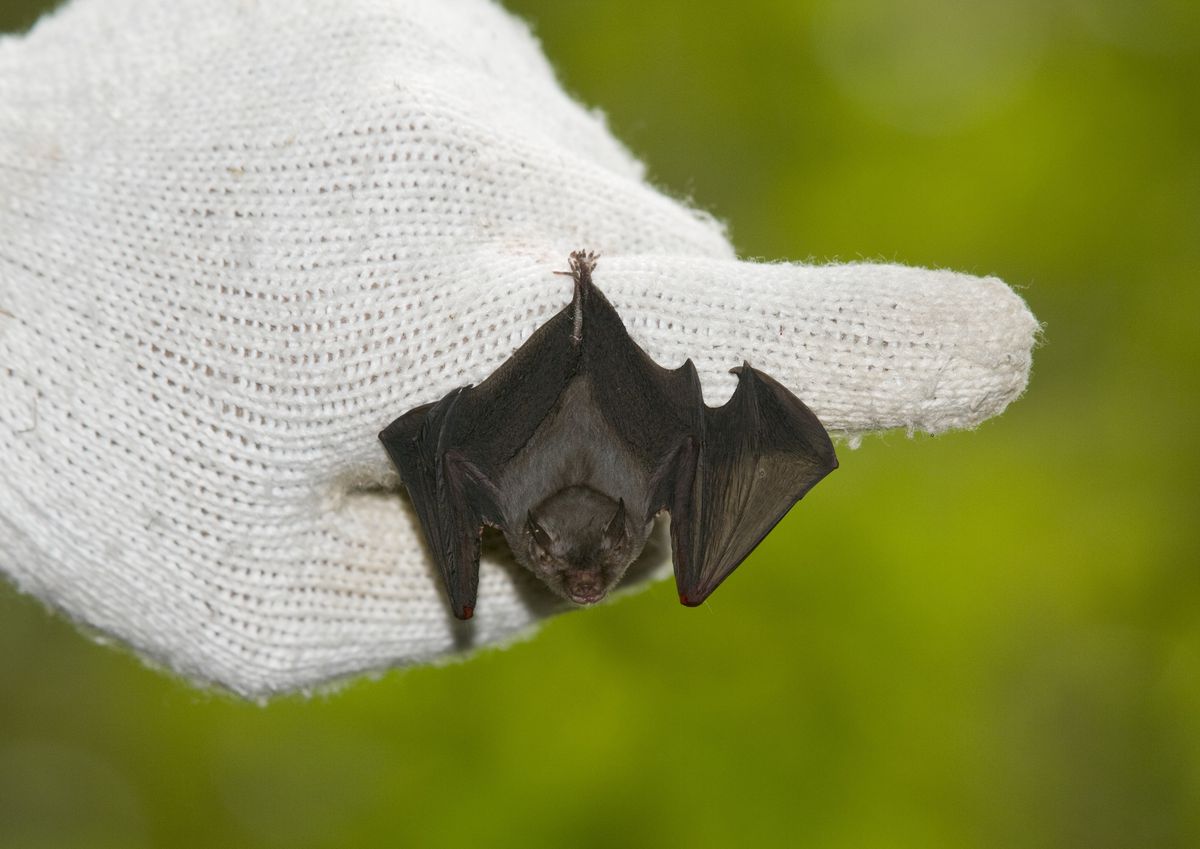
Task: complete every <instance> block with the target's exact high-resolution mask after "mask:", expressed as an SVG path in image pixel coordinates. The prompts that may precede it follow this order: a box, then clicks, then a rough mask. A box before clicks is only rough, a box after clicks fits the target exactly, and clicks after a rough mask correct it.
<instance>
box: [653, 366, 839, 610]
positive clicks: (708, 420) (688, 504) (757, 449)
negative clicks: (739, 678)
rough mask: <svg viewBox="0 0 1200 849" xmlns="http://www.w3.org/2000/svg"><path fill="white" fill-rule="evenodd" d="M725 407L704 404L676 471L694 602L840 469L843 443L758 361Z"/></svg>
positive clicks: (674, 508)
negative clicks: (836, 443)
mask: <svg viewBox="0 0 1200 849" xmlns="http://www.w3.org/2000/svg"><path fill="white" fill-rule="evenodd" d="M733 371H734V373H735V374H737V375H738V386H737V389H736V390H735V391H734V393H733V397H732V398H730V399H729V402H728V403H726V404H725V405H724V406H723V407H719V408H717V409H711V408H708V407H705V408H704V422H703V427H702V429H701V430H700V432H699V437H698V438H692V439H689V440H688V441H687V442H686V443H685V445H684V446H683V448H682V449H681V451H680V453H679V456H678V458H677V460H676V465H675V472H674V474H673V475H672V479H673V480H674V483H675V486H674V489H673V493H672V497H673V502H672V503H671V504H670V505H669V506H668V509H669V510H670V511H671V543H672V548H673V549H674V559H675V582H676V584H677V586H678V589H679V599H680V601H682V602H683V603H684V604H686V605H689V606H694V605H697V604H700V603H701V602H702V601H704V599H706V598H707V597H708V596H709V595H710V594H711V593H712V591H713V590H715V589H716V588H717V586H718V585H719V584H720V583H721V582H722V581H723V580H725V578H726V577H728V576H729V574H730V573H731V572H732V571H733V570H734V569H736V568H737V566H738V565H739V564H740V563H741V562H742V561H743V560H744V559H745V558H746V556H747V555H748V554H749V553H750V552H751V551H753V550H754V547H755V546H757V545H758V544H759V543H760V542H761V541H762V539H763V537H765V536H766V535H767V534H768V533H769V532H770V530H771V529H772V528H773V527H774V526H775V525H776V523H778V522H779V520H780V519H782V518H783V517H784V516H785V515H786V514H787V512H788V510H790V509H791V508H792V506H793V505H794V504H795V503H796V502H797V501H799V500H800V499H801V498H803V497H804V494H805V493H806V492H808V491H809V490H810V489H811V488H812V487H813V486H814V485H815V484H816V483H817V482H818V481H820V480H821V478H823V477H825V475H827V474H829V473H830V472H831V471H833V470H834V469H835V468H837V457H836V455H835V454H834V450H833V444H832V442H830V440H829V435H828V434H827V433H826V432H825V428H824V427H822V426H821V423H820V421H819V420H818V419H817V417H816V416H815V415H814V414H813V413H812V411H811V410H809V409H808V407H806V406H805V405H804V404H803V403H802V402H801V401H800V400H799V399H798V398H796V397H795V396H794V395H792V394H791V393H790V392H789V391H788V390H786V389H785V388H783V387H782V386H780V385H779V384H778V383H777V382H775V381H774V380H773V379H772V378H770V377H769V376H767V375H765V374H763V373H762V372H760V371H757V370H755V369H753V368H751V367H750V366H749V365H748V364H747V365H743V366H742V367H741V368H738V369H734V370H733Z"/></svg>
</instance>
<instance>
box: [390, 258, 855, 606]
mask: <svg viewBox="0 0 1200 849" xmlns="http://www.w3.org/2000/svg"><path fill="white" fill-rule="evenodd" d="M595 267H596V256H595V255H594V254H592V253H586V252H583V251H577V252H575V253H573V254H571V258H570V269H571V270H570V271H569V272H559V273H562V274H569V275H570V276H571V277H572V278H573V279H574V284H575V285H574V297H573V299H572V301H571V303H570V304H569V305H567V306H565V307H563V309H562V310H561V311H559V312H558V313H556V314H555V315H554V316H553V317H552V318H551V319H550V320H549V321H547V322H546V323H545V324H543V325H542V326H541V327H539V328H538V329H537V330H536V331H535V332H534V333H533V335H532V336H530V338H529V339H528V340H527V341H526V342H525V343H524V344H523V345H521V347H520V348H518V349H517V351H516V352H515V353H514V354H513V355H512V357H510V358H509V359H508V360H506V361H505V362H504V363H503V364H502V365H501V366H500V367H499V368H498V369H497V370H496V371H495V372H494V373H493V374H492V375H491V376H490V377H488V378H487V379H486V380H484V381H483V382H482V383H480V384H479V385H478V386H465V387H461V388H458V389H455V390H453V391H452V392H450V393H449V394H448V395H446V396H445V397H444V398H442V399H441V400H440V401H437V402H436V403H432V404H425V405H424V406H420V407H417V408H416V409H413V410H411V411H409V412H407V413H405V414H404V415H402V416H400V418H398V419H396V420H395V421H394V422H392V423H391V424H390V425H388V426H387V428H385V429H384V430H383V432H382V433H380V435H379V438H380V439H381V440H382V442H383V445H384V447H385V448H386V450H387V453H388V455H389V456H390V457H391V460H392V462H393V463H394V464H395V466H396V469H397V471H399V473H400V478H401V481H402V482H403V483H404V486H405V488H406V489H407V490H408V494H409V497H410V498H411V500H412V504H413V506H414V508H415V510H416V513H417V517H418V519H419V521H420V524H421V527H422V529H423V531H424V535H425V539H426V542H427V544H428V547H429V551H430V552H431V553H432V555H433V558H434V560H435V561H436V562H437V565H438V568H439V570H440V572H441V575H442V578H443V580H444V582H445V588H446V593H447V596H448V598H449V602H450V608H451V610H452V612H453V613H454V615H455V616H456V617H458V618H459V619H469V618H471V616H472V614H473V613H474V610H475V603H476V591H477V586H478V582H479V549H480V535H481V533H482V530H483V526H484V525H485V524H487V525H491V526H493V527H496V528H499V529H500V530H501V531H502V532H503V533H504V536H505V538H506V540H507V541H508V545H509V547H510V548H511V549H512V552H513V555H514V556H515V557H516V559H517V560H518V561H519V562H520V563H521V565H523V566H524V567H526V568H527V569H529V570H530V571H532V572H533V573H534V574H535V575H537V576H538V577H539V578H540V579H541V580H542V581H543V582H544V583H545V584H546V586H547V587H549V588H550V589H551V590H552V591H554V592H555V593H557V594H558V595H560V596H562V597H563V598H566V599H568V600H570V601H572V602H575V603H576V604H581V605H587V604H594V603H595V602H597V601H600V600H601V599H602V598H604V596H605V595H606V594H607V593H608V592H609V590H611V589H612V588H613V587H614V586H615V585H616V584H617V583H618V582H619V581H620V579H621V577H622V576H623V575H624V574H625V570H626V569H627V568H628V567H629V565H630V564H631V563H632V562H633V561H634V560H635V559H636V558H637V557H638V555H639V554H640V553H641V551H642V548H643V546H644V545H645V543H646V539H647V538H648V536H649V535H650V531H651V529H652V527H653V524H654V520H655V517H656V516H657V515H658V514H659V513H660V512H661V511H663V510H666V511H667V512H669V513H670V515H671V549H672V557H673V560H674V566H675V582H676V585H677V588H678V590H679V600H680V601H681V602H682V603H683V604H685V605H688V606H691V607H694V606H696V605H698V604H700V603H701V602H702V601H704V599H706V598H707V597H708V596H709V594H710V593H712V591H713V590H715V589H716V588H717V585H718V584H720V583H721V582H722V581H723V580H725V578H726V577H728V576H729V574H730V573H731V572H732V571H733V570H734V569H735V568H737V566H738V564H740V563H741V562H742V561H743V560H744V559H745V558H746V556H747V555H748V554H749V553H750V552H751V551H752V550H753V549H754V547H755V546H757V545H758V544H759V543H760V542H761V541H762V539H763V538H764V537H765V536H766V535H767V533H769V532H770V530H771V529H772V528H773V527H774V526H775V524H776V523H777V522H778V521H779V520H780V519H782V518H783V516H784V514H786V513H787V512H788V510H790V509H791V507H792V506H793V505H794V504H795V503H796V502H797V501H799V500H800V499H801V498H802V497H803V496H804V494H805V493H807V492H808V490H809V489H811V488H812V487H813V486H814V485H815V484H816V483H817V482H818V481H820V480H821V478H823V477H825V475H827V474H829V473H830V472H831V471H833V470H834V469H835V468H837V464H838V463H837V457H836V455H835V454H834V450H833V443H832V442H830V439H829V434H828V433H826V431H825V428H824V427H823V426H822V425H821V422H820V420H818V418H817V417H816V416H815V415H814V414H813V413H812V411H810V410H809V409H808V407H806V406H805V405H804V404H803V403H802V402H801V401H800V400H799V399H798V398H796V396H795V395H793V394H792V393H791V392H789V391H788V390H787V389H785V388H784V387H783V386H781V385H780V384H779V383H777V382H776V381H775V380H774V379H772V378H771V377H769V376H767V375H766V374H763V373H762V372H760V371H757V370H755V369H753V368H751V367H750V365H749V363H743V364H742V366H740V367H739V368H735V369H732V373H733V374H736V375H737V380H738V383H737V389H736V390H735V391H734V393H733V396H732V397H731V398H730V399H729V401H728V402H727V403H726V404H725V405H724V406H722V407H717V408H713V407H708V406H706V405H705V404H704V400H703V397H702V395H701V391H700V379H699V376H698V375H697V374H696V368H695V366H694V365H693V364H692V361H691V360H690V359H689V360H687V361H686V362H684V364H683V365H682V366H680V367H679V368H677V369H674V370H669V369H665V368H663V367H662V366H660V365H658V364H657V363H656V362H654V360H652V359H651V358H650V356H649V355H648V354H646V352H645V351H643V350H642V349H641V348H640V347H638V345H637V343H636V342H634V341H633V339H632V338H631V337H630V336H629V333H628V332H627V331H626V330H625V326H624V324H623V323H622V322H621V318H620V316H618V315H617V312H616V310H615V309H614V308H613V306H612V305H611V304H610V303H609V302H608V300H607V299H606V298H605V297H604V295H603V294H602V293H601V291H600V290H599V289H598V288H597V287H596V286H595V284H594V283H593V282H592V272H593V270H594V269H595Z"/></svg>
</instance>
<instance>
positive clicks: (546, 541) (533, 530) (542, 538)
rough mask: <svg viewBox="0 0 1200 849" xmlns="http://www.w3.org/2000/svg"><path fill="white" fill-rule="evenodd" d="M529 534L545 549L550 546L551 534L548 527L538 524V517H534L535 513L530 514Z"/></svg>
mask: <svg viewBox="0 0 1200 849" xmlns="http://www.w3.org/2000/svg"><path fill="white" fill-rule="evenodd" d="M528 530H529V535H530V536H532V537H533V541H534V542H536V543H537V544H538V546H539V547H540V548H542V549H543V550H549V548H550V543H551V540H550V534H548V533H546V529H545V528H543V527H542V526H541V525H539V524H538V522H537V519H535V518H533V513H532V512H530V514H529V526H528Z"/></svg>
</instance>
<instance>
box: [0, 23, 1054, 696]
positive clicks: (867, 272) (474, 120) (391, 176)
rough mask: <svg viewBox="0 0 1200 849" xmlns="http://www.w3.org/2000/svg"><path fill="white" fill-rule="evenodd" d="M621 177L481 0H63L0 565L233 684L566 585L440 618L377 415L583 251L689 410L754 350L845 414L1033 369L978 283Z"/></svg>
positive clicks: (488, 612) (507, 326) (1016, 329)
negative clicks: (733, 244) (787, 234)
mask: <svg viewBox="0 0 1200 849" xmlns="http://www.w3.org/2000/svg"><path fill="white" fill-rule="evenodd" d="M642 176H643V171H642V167H641V166H640V165H639V163H638V162H636V161H635V160H634V159H633V158H632V157H631V156H630V155H629V153H628V152H627V151H626V150H625V149H624V148H622V147H621V145H620V144H618V143H617V142H616V141H614V140H613V138H612V137H611V136H610V135H609V134H608V132H607V131H606V129H605V127H604V123H603V120H602V119H601V118H600V117H599V116H597V115H596V114H594V113H591V112H588V111H586V110H585V109H583V108H581V107H580V106H579V105H578V104H576V103H574V102H572V101H571V100H570V99H569V98H568V97H567V96H566V95H565V94H564V93H563V92H562V91H561V90H560V89H559V87H558V85H557V83H556V82H555V79H554V76H553V74H552V72H551V70H550V67H549V66H548V65H547V63H546V61H545V59H544V58H543V57H542V56H541V54H540V52H539V49H538V45H537V44H536V42H535V41H534V39H533V38H532V37H531V36H530V34H529V32H528V31H527V30H526V28H525V27H524V26H523V25H521V24H520V23H519V22H517V21H515V20H514V19H513V18H511V17H510V16H509V15H508V14H506V13H505V12H503V11H502V10H500V9H499V8H497V7H496V6H494V5H491V4H490V3H488V2H485V0H454V2H450V0H424V1H423V2H419V1H418V0H411V2H402V0H392V1H391V2H378V0H376V1H375V2H372V0H350V1H349V2H348V0H336V2H321V0H306V2H296V0H286V2H285V0H260V2H257V3H243V2H235V0H183V2H180V1H179V0H177V2H173V3H169V4H167V3H147V2H138V0H104V2H100V1H99V0H75V2H72V3H70V4H69V5H67V6H66V7H65V8H63V9H61V10H60V11H58V12H56V13H54V14H53V15H51V16H50V17H48V18H47V19H45V20H43V21H41V22H40V23H39V24H38V25H37V26H36V27H35V28H34V30H33V31H32V32H31V33H30V34H29V35H27V36H24V37H7V38H4V39H3V40H0V233H2V234H3V237H2V238H0V310H3V314H0V463H2V471H0V569H2V570H3V571H4V572H5V573H7V574H8V575H9V576H10V577H11V578H12V579H13V580H15V582H16V583H17V585H18V586H19V587H21V588H22V589H23V590H25V591H27V592H30V593H33V594H35V595H37V596H38V597H40V598H42V599H44V600H46V601H48V602H49V603H51V604H52V605H54V606H55V607H58V608H60V609H62V610H64V611H66V612H67V613H68V614H69V615H70V616H72V617H74V618H75V619H76V620H78V621H80V622H82V623H86V624H87V625H89V626H93V627H94V628H97V629H99V630H100V631H101V632H104V633H106V634H109V635H113V636H115V637H117V638H119V639H121V640H122V641H124V642H126V643H128V644H129V645H131V646H132V647H133V648H134V649H136V650H137V651H138V652H139V653H140V654H141V655H142V656H143V657H146V658H148V659H150V660H152V661H153V662H156V663H159V664H163V665H166V666H169V667H170V668H172V669H174V670H176V671H178V672H179V673H181V674H183V675H185V676H187V677H188V678H190V679H192V680H194V681H198V682H215V683H218V684H221V685H223V686H225V687H228V688H230V689H232V690H234V691H236V692H238V693H241V694H245V695H266V694H270V693H277V692H282V691H286V690H290V689H294V688H302V687H308V686H312V685H317V684H320V683H322V682H326V681H329V680H332V679H335V678H338V677H341V676H346V675H349V674H352V673H355V672H359V671H362V670H367V669H377V668H381V667H385V666H388V665H394V664H400V663H414V662H420V661H424V660H428V659H430V658H434V657H436V656H438V655H441V654H443V653H446V652H449V651H454V650H461V649H464V648H467V647H470V646H477V645H481V644H486V643H491V642H494V641H497V640H501V639H504V638H505V637H508V636H509V635H512V634H514V632H516V631H518V630H520V629H523V628H526V627H527V626H529V625H530V624H531V623H532V622H534V621H535V620H536V619H537V618H538V617H539V616H540V615H542V614H544V613H546V612H547V611H549V610H552V609H557V607H556V604H555V603H554V602H549V601H547V600H546V598H545V594H544V593H543V592H542V591H541V590H539V589H538V588H537V586H536V582H535V581H534V579H533V578H532V577H527V576H525V575H523V574H521V573H519V572H518V571H514V567H512V566H511V565H505V564H503V563H502V562H500V560H499V559H497V558H496V557H494V556H492V555H491V554H489V555H487V556H486V557H485V560H484V563H483V565H482V574H481V579H480V591H479V599H480V604H479V607H478V609H477V611H476V616H475V618H474V619H473V620H471V621H470V622H467V623H458V622H456V621H455V620H454V619H453V618H452V617H451V615H450V613H449V611H448V610H447V608H446V605H445V603H444V602H443V599H442V597H441V591H440V586H439V578H438V577H437V575H436V574H435V572H434V570H433V568H432V566H431V563H430V559H429V558H428V556H427V554H426V552H425V550H424V547H423V544H422V542H421V538H420V535H419V532H418V529H417V526H416V523H415V519H414V518H413V516H412V514H411V513H410V512H409V510H408V509H407V505H406V500H405V499H404V498H402V497H401V496H400V495H398V494H396V493H395V492H394V490H395V488H396V487H397V485H398V481H397V478H396V476H395V474H394V472H393V471H392V470H391V468H390V465H389V463H388V460H387V458H386V456H385V454H384V452H383V449H382V447H381V446H380V444H379V442H378V441H377V438H376V434H377V433H378V431H379V430H380V429H381V428H382V427H384V426H385V425H386V424H388V423H389V422H390V421H391V420H392V419H393V418H394V417H396V416H397V415H399V414H400V413H402V412H404V411H406V410H408V409H409V408H411V407H413V406H415V405H417V404H419V403H422V402H426V401H430V400H434V399H437V398H440V397H442V396H443V395H444V394H445V393H446V392H447V391H449V390H450V389H452V388H453V387H455V386H459V385H463V384H467V383H472V382H477V381H479V380H481V379H482V378H484V377H485V376H487V375H488V374H489V373H490V372H491V371H492V370H493V369H494V368H495V367H496V366H497V365H499V364H500V363H501V362H503V361H504V360H505V359H506V358H507V357H508V356H509V355H510V354H511V353H512V351H513V350H514V349H515V348H516V347H517V346H518V345H519V344H520V343H521V342H522V341H523V340H524V339H525V338H526V337H527V336H528V335H529V334H530V333H531V332H532V331H533V329H534V328H535V327H537V326H538V325H539V324H540V323H541V322H543V321H544V320H545V319H546V318H548V317H549V316H550V315H551V314H552V313H553V312H555V311H557V310H558V309H559V308H561V307H562V305H563V304H565V303H566V302H567V301H568V300H569V299H570V295H571V293H570V286H569V283H567V282H566V281H564V279H563V278H561V277H556V276H554V275H553V274H552V273H551V272H553V271H555V270H561V269H564V268H565V267H566V258H567V255H568V253H569V252H570V251H571V250H573V249H576V248H587V249H590V250H594V251H597V252H598V253H600V254H601V260H600V265H599V268H598V269H597V271H596V281H597V283H598V284H599V285H600V286H601V288H603V290H604V291H605V293H606V294H607V295H608V296H609V298H610V299H611V300H612V302H613V303H614V305H615V306H616V307H617V309H618V310H619V311H620V313H621V315H622V316H623V317H624V319H625V322H626V324H627V325H628V326H629V329H630V332H631V333H632V335H633V336H634V338H635V339H637V340H638V341H639V342H640V343H641V344H642V345H643V347H645V348H646V350H647V351H648V352H649V353H650V354H651V356H653V357H654V358H655V359H656V360H657V361H658V362H660V363H662V364H664V365H668V366H674V365H677V364H678V363H680V362H681V361H682V360H683V359H685V358H686V357H688V356H691V357H692V358H693V359H694V360H695V362H696V365H697V367H698V369H699V372H700V375H701V379H702V381H703V383H704V387H705V392H706V396H707V400H708V402H709V403H710V404H716V403H720V402H723V401H724V400H725V398H727V397H728V395H729V394H730V393H731V392H732V389H733V385H734V380H733V378H732V377H730V376H729V375H728V374H727V373H726V371H727V369H728V368H729V367H730V366H732V365H737V364H738V363H740V362H741V361H742V360H743V358H744V359H748V360H750V361H751V362H752V363H753V364H754V365H755V366H756V367H758V368H761V369H763V370H764V371H766V372H768V373H770V374H772V375H774V376H775V377H776V378H777V379H779V380H780V381H781V382H783V383H784V384H785V385H787V386H788V387H789V388H790V389H792V390H793V391H794V392H795V393H796V394H797V395H798V396H799V397H801V398H802V399H803V400H804V401H805V402H806V403H807V404H808V405H809V406H810V407H811V408H812V409H813V410H814V411H815V412H816V413H817V414H818V415H819V416H820V418H821V419H822V421H823V422H824V423H825V424H826V426H827V427H828V428H829V429H830V430H831V431H834V432H835V433H836V432H841V433H842V434H843V435H845V434H850V435H856V434H859V433H862V432H865V431H870V430H876V429H885V428H896V427H903V428H907V429H909V430H910V431H911V430H925V431H930V432H937V431H943V430H946V429H948V428H956V427H972V426H974V425H976V424H978V423H979V422H981V421H982V420H984V419H986V418H987V417H989V416H992V415H995V414H997V413H999V412H1000V411H1001V410H1003V409H1004V407H1005V406H1006V405H1007V404H1008V403H1009V402H1010V401H1011V400H1013V399H1014V398H1015V397H1016V396H1017V395H1019V394H1020V392H1021V391H1022V389H1023V388H1024V386H1025V382H1026V379H1027V375H1028V370H1029V365H1030V350H1031V346H1032V343H1033V339H1034V334H1035V331H1036V323H1035V321H1034V319H1033V317H1032V316H1031V315H1030V313H1029V311H1028V310H1027V309H1026V307H1025V305H1024V304H1023V302H1022V301H1021V300H1020V298H1018V297H1017V296H1015V295H1014V294H1013V293H1012V292H1011V291H1010V290H1009V289H1008V288H1007V287H1006V286H1005V285H1004V284H1003V283H1001V282H1000V281H998V280H995V279H990V278H988V279H980V278H975V277H969V276H966V275H962V274H955V273H952V272H947V271H926V270H921V269H912V268H904V267H900V266H894V265H840V266H828V267H806V266H801V265H785V264H777V265H761V264H753V263H745V262H739V261H737V260H736V259H735V257H734V254H733V251H732V250H731V248H730V246H729V243H728V241H727V240H726V238H725V235H724V234H723V232H722V230H721V228H720V226H718V224H717V223H716V222H714V221H713V220H712V219H711V218H709V217H708V216H706V215H704V214H702V213H698V212H696V211H695V210H692V209H689V208H687V207H686V206H685V205H683V204H681V203H680V202H678V201H676V200H673V199H671V198H668V197H664V196H663V195H662V194H660V193H658V192H657V191H655V190H654V189H652V188H650V187H649V186H647V185H646V183H645V182H644V181H643V179H642ZM381 488H382V491H381ZM388 490H392V491H388ZM663 556H665V553H664V555H663Z"/></svg>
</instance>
